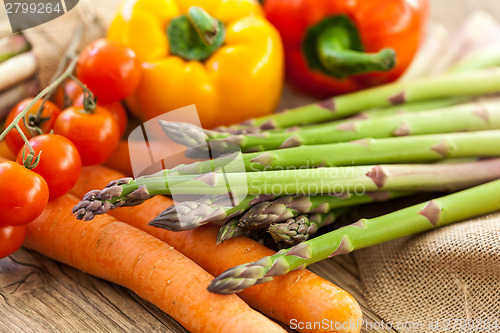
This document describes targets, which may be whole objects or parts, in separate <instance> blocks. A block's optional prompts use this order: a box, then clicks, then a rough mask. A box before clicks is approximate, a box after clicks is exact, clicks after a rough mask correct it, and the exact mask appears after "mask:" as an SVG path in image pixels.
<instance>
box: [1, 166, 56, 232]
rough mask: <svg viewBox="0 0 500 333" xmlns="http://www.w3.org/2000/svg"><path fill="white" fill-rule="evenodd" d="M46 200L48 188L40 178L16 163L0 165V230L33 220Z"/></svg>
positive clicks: (41, 210) (41, 209) (42, 208)
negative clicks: (0, 228)
mask: <svg viewBox="0 0 500 333" xmlns="http://www.w3.org/2000/svg"><path fill="white" fill-rule="evenodd" d="M48 200H49V188H48V187H47V183H46V182H45V180H44V179H43V178H42V176H40V175H39V174H36V173H34V172H33V171H30V170H28V169H26V168H25V167H23V166H21V165H19V164H17V163H16V162H12V161H9V162H2V163H0V227H3V226H8V225H12V226H18V225H23V224H26V223H29V222H31V221H33V220H34V219H36V218H37V217H38V216H40V214H42V212H43V210H44V208H45V205H46V204H47V201H48Z"/></svg>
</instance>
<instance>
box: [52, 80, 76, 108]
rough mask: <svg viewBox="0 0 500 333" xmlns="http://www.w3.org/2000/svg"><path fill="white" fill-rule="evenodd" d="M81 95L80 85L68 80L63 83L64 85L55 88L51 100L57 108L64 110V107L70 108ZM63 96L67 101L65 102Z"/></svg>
mask: <svg viewBox="0 0 500 333" xmlns="http://www.w3.org/2000/svg"><path fill="white" fill-rule="evenodd" d="M82 93H83V89H82V87H80V85H79V84H78V83H76V82H75V81H73V80H71V79H68V80H66V81H65V82H64V84H62V85H60V86H59V87H58V88H57V90H56V92H55V93H54V96H53V97H52V100H53V101H54V103H55V104H56V105H57V106H58V107H59V108H61V109H65V108H66V107H68V106H71V105H72V104H73V103H74V101H75V100H76V99H77V98H78V97H79V96H80V95H81V94H82ZM65 96H66V98H67V101H66V100H65ZM68 103H69V105H68Z"/></svg>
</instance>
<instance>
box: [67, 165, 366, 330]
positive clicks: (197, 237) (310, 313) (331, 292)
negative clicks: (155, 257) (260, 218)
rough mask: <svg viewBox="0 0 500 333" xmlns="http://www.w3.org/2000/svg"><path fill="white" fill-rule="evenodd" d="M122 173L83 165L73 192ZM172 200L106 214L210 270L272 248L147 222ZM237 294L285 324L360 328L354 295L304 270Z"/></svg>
mask: <svg viewBox="0 0 500 333" xmlns="http://www.w3.org/2000/svg"><path fill="white" fill-rule="evenodd" d="M122 177H123V175H121V174H120V173H118V172H116V171H113V170H110V169H107V168H105V167H101V166H95V167H87V168H83V170H82V175H81V176H80V180H79V181H78V183H77V184H76V186H75V187H74V188H73V190H72V193H73V194H75V195H76V196H78V197H82V196H83V195H84V194H85V193H87V192H88V191H90V190H92V189H101V188H103V187H104V186H106V184H107V183H108V182H109V181H111V180H113V179H118V178H122ZM170 205H172V201H171V200H170V199H168V198H166V197H163V196H156V197H154V198H152V199H150V200H148V201H146V202H144V203H143V204H141V205H139V206H135V207H123V208H118V209H113V210H111V211H109V214H111V215H113V216H115V217H116V218H118V219H119V220H122V221H124V222H126V223H129V224H131V225H133V226H135V227H136V228H139V229H142V230H144V231H146V232H147V233H149V234H151V235H153V236H155V237H157V238H159V239H161V240H163V241H165V242H167V243H169V244H171V245H172V246H174V247H175V248H176V249H177V250H179V251H180V252H182V253H183V254H185V255H186V256H187V257H189V258H191V259H192V260H194V261H195V262H196V263H198V264H199V265H200V266H201V267H203V268H204V269H206V270H207V271H208V272H210V273H211V274H213V275H219V274H220V273H222V272H223V271H225V270H226V269H228V268H231V267H233V266H236V265H239V264H243V263H246V262H252V261H256V260H258V259H260V258H262V257H264V256H268V255H271V254H273V251H272V250H270V249H268V248H266V247H265V246H263V245H261V244H260V243H258V242H255V241H253V240H251V239H249V238H247V237H237V238H234V239H230V240H228V241H226V242H224V243H223V244H220V245H216V242H215V238H216V235H217V231H218V227H217V226H211V225H207V226H204V227H202V228H199V229H196V230H193V231H186V232H170V231H167V230H163V229H159V228H155V227H151V226H149V225H148V222H149V221H151V220H152V219H153V218H154V217H156V216H157V215H158V214H159V213H160V212H162V211H163V210H164V209H166V208H167V207H169V206H170ZM239 296H240V297H241V298H243V299H244V300H245V301H246V302H247V303H248V304H249V305H250V306H252V307H254V308H256V309H258V310H260V311H261V312H263V313H265V314H267V315H268V316H270V317H273V318H275V319H277V320H279V321H281V322H283V323H286V324H288V325H291V324H294V323H296V322H302V323H307V322H321V321H322V320H326V321H327V322H330V320H332V321H333V322H338V323H345V324H344V327H345V328H346V329H335V325H333V327H332V325H326V326H327V327H328V328H333V330H329V329H325V330H319V331H320V332H358V331H359V330H360V329H361V327H360V325H357V323H358V320H360V319H361V318H362V313H361V309H360V307H359V305H358V303H357V302H356V300H355V299H354V298H353V297H352V296H351V295H350V294H348V293H347V292H346V291H344V290H343V289H341V288H339V287H337V286H335V285H334V284H332V283H331V282H329V281H327V280H325V279H323V278H321V277H319V276H317V275H316V274H314V273H312V272H310V271H308V270H302V271H295V272H291V273H289V274H287V275H284V276H280V277H276V278H275V279H274V280H273V281H271V282H268V283H264V284H261V285H256V286H253V287H251V288H248V289H246V290H244V291H242V292H241V293H239ZM294 320H295V321H294ZM337 327H338V326H337ZM298 330H299V331H300V332H317V331H318V330H308V329H298Z"/></svg>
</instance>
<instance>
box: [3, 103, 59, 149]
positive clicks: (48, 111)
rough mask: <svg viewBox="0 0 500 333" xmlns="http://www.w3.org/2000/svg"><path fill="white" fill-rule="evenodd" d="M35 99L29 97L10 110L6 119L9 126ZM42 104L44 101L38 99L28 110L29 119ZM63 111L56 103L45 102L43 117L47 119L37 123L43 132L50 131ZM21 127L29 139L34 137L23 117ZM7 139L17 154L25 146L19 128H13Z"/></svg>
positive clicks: (20, 122)
mask: <svg viewBox="0 0 500 333" xmlns="http://www.w3.org/2000/svg"><path fill="white" fill-rule="evenodd" d="M32 100H33V99H32V98H27V99H24V100H22V101H21V102H19V103H18V104H17V105H16V106H14V108H13V109H12V110H11V111H10V112H9V114H8V115H7V119H6V120H5V125H6V126H8V125H10V124H11V123H12V121H14V118H16V116H17V115H18V114H19V113H21V111H23V109H24V108H25V107H26V106H28V104H29V103H31V101H32ZM40 105H42V101H41V100H38V101H37V102H36V103H35V104H34V105H33V106H32V107H31V108H30V109H29V111H28V119H29V117H30V115H31V116H34V115H36V113H37V112H38V109H39V108H40ZM60 113H61V109H59V107H57V105H55V104H54V103H52V102H50V101H47V102H45V104H44V107H43V111H42V118H43V119H45V120H43V121H42V123H40V124H37V125H38V127H40V129H41V130H42V132H43V133H49V132H50V130H51V129H52V126H53V125H54V122H55V121H56V118H57V117H58V116H59V114H60ZM18 124H19V127H20V128H21V130H22V131H23V133H24V135H26V137H27V138H28V140H29V139H30V138H31V137H32V135H31V133H30V131H29V130H28V129H27V128H26V126H24V123H23V121H22V119H21V120H20V121H19V123H18ZM5 141H6V142H7V145H8V146H9V148H10V150H11V151H12V152H13V153H14V154H17V153H18V152H19V150H21V148H22V147H23V146H24V141H23V138H22V137H21V136H20V135H19V133H18V132H17V130H16V129H15V128H13V129H12V130H11V131H10V132H9V133H8V134H7V136H6V137H5Z"/></svg>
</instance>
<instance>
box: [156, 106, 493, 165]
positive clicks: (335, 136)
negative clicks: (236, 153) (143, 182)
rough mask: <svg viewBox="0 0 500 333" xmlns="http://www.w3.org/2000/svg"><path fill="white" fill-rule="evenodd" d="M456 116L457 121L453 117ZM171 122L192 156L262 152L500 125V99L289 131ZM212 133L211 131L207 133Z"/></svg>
mask: <svg viewBox="0 0 500 333" xmlns="http://www.w3.org/2000/svg"><path fill="white" fill-rule="evenodd" d="M450 119H453V121H450ZM170 126H171V123H166V122H164V123H162V128H163V129H164V130H165V132H166V133H167V135H169V136H170V137H171V138H172V139H173V140H174V141H176V142H177V143H180V144H184V145H186V146H187V147H189V150H188V151H187V152H188V153H189V156H190V157H202V156H207V149H208V147H210V148H211V149H216V150H217V151H224V150H226V149H232V150H234V147H235V146H236V147H238V146H239V147H240V148H241V151H243V152H260V151H267V150H273V149H283V148H291V147H297V146H307V145H323V144H329V143H337V142H346V141H352V140H361V139H365V138H388V137H401V136H408V135H423V134H439V133H453V132H462V131H474V130H488V129H500V100H493V101H485V102H475V103H467V104H463V105H456V106H451V107H447V108H442V109H436V110H429V111H422V112H410V113H404V114H396V115H391V116H382V117H373V118H368V119H351V120H344V121H340V122H330V123H325V124H319V125H315V126H310V127H307V126H305V127H299V128H292V129H290V130H289V131H279V132H273V131H267V132H262V133H258V134H245V135H243V134H239V135H226V134H221V133H214V132H213V131H203V130H201V129H200V128H197V127H195V126H194V125H191V124H180V123H176V126H177V127H176V128H177V129H176V131H175V132H174V131H172V130H171V128H170ZM181 128H182V130H188V129H189V130H190V131H198V136H197V137H198V139H197V140H202V139H201V138H202V137H203V135H201V134H205V140H208V142H209V143H210V144H209V145H207V143H206V142H198V143H197V144H194V142H187V141H186V140H183V138H182V136H183V135H180V134H176V132H182V131H181ZM207 133H210V134H207Z"/></svg>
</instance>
